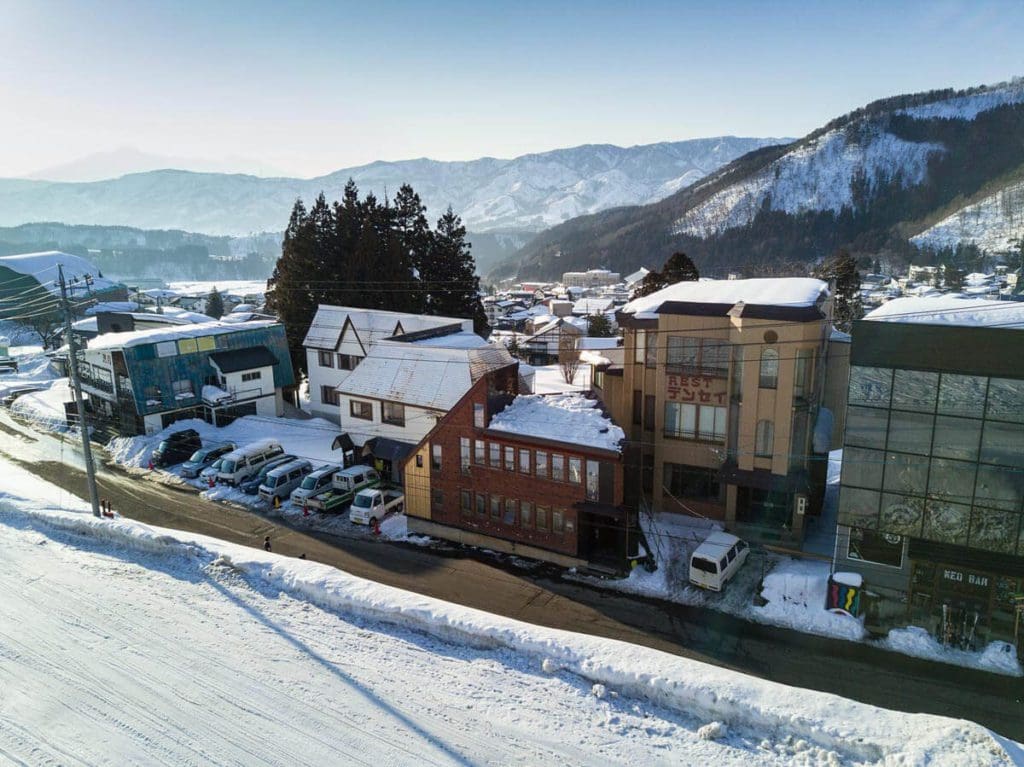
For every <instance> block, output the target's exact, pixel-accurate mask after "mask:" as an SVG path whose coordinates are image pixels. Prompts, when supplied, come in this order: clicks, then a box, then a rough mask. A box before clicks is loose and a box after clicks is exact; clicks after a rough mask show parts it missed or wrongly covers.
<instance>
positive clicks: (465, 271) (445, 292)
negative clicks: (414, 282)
mask: <svg viewBox="0 0 1024 767" xmlns="http://www.w3.org/2000/svg"><path fill="white" fill-rule="evenodd" d="M420 280H421V282H422V284H423V288H424V290H425V291H426V306H425V307H424V310H425V311H426V313H427V314H436V315H442V316H448V317H464V318H466V319H472V320H473V330H474V331H476V332H477V333H479V334H481V335H486V334H487V333H488V332H489V331H490V328H489V327H488V325H487V315H486V314H485V313H484V307H483V304H481V303H480V278H479V277H477V276H476V265H475V264H474V262H473V256H472V254H471V253H470V244H469V243H468V242H466V227H464V226H463V225H462V219H460V218H459V217H458V216H457V215H455V213H454V212H453V211H452V209H451V207H450V206H449V208H448V210H447V211H446V212H445V214H444V215H443V216H441V218H439V219H438V221H437V228H436V231H435V232H434V235H433V238H432V247H431V249H430V255H429V258H428V259H426V260H425V261H424V263H423V268H422V269H421V271H420Z"/></svg>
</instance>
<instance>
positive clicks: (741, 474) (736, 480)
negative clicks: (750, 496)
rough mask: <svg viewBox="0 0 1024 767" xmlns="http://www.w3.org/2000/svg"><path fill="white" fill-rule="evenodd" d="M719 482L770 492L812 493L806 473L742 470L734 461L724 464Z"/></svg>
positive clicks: (719, 474) (720, 470)
mask: <svg viewBox="0 0 1024 767" xmlns="http://www.w3.org/2000/svg"><path fill="white" fill-rule="evenodd" d="M718 480H719V481H720V482H724V483H725V484H727V485H741V486H743V487H752V488H755V489H757V490H767V491H769V492H782V493H808V492H810V482H809V479H808V476H807V472H805V471H795V472H791V473H789V474H772V473H771V472H770V471H768V470H767V469H753V470H750V469H741V468H739V467H738V466H737V465H736V464H735V463H734V462H732V461H729V462H727V463H725V464H723V465H722V468H721V469H719V471H718Z"/></svg>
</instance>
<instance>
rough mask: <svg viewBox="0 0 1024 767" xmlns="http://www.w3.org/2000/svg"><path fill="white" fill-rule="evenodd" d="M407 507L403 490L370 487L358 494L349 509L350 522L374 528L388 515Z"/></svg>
mask: <svg viewBox="0 0 1024 767" xmlns="http://www.w3.org/2000/svg"><path fill="white" fill-rule="evenodd" d="M404 506H405V493H403V492H402V491H401V490H381V489H380V488H377V487H368V488H365V489H363V490H360V491H359V492H358V493H356V497H355V498H353V499H352V506H351V507H349V512H348V521H349V522H355V523H356V524H357V525H370V526H371V527H373V526H374V525H376V524H377V523H378V522H380V521H381V520H383V519H384V517H386V516H387V515H388V514H391V513H393V512H399V511H401V510H402V508H403V507H404Z"/></svg>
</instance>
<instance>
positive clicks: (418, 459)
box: [416, 453, 423, 469]
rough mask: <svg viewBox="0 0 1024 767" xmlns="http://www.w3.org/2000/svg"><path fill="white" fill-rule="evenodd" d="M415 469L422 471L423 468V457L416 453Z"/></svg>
mask: <svg viewBox="0 0 1024 767" xmlns="http://www.w3.org/2000/svg"><path fill="white" fill-rule="evenodd" d="M416 468H417V469H422V468H423V455H422V454H421V453H417V454H416Z"/></svg>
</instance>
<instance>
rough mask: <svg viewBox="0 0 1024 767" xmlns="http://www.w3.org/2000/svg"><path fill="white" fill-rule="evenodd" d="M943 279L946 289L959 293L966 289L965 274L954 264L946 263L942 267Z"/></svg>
mask: <svg viewBox="0 0 1024 767" xmlns="http://www.w3.org/2000/svg"><path fill="white" fill-rule="evenodd" d="M942 281H943V283H945V286H946V290H950V291H953V292H956V293H959V292H960V291H961V290H963V289H964V275H963V273H962V272H961V271H960V270H959V269H957V268H956V267H955V266H953V264H945V265H944V266H943V267H942Z"/></svg>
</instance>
